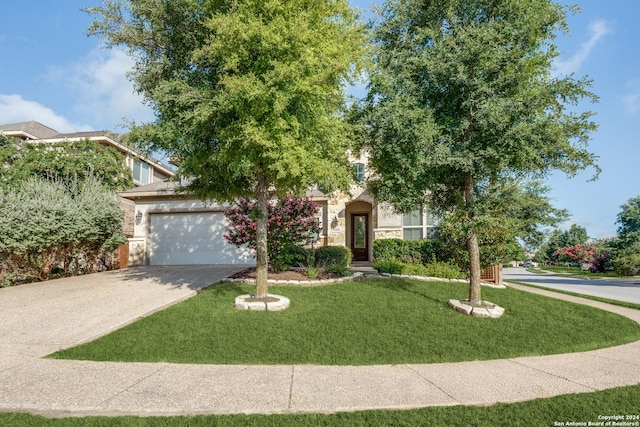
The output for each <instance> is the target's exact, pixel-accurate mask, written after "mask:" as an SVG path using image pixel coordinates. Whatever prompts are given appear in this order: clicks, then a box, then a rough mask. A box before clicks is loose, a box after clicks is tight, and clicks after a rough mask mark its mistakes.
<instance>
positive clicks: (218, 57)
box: [89, 0, 365, 298]
mask: <svg viewBox="0 0 640 427" xmlns="http://www.w3.org/2000/svg"><path fill="white" fill-rule="evenodd" d="M89 11H90V12H93V13H95V14H97V15H98V16H99V19H98V20H96V21H95V22H94V23H93V25H92V26H91V27H90V30H89V32H90V33H91V34H94V35H98V36H100V37H103V38H104V39H106V40H107V42H108V43H109V44H110V45H123V46H126V47H128V48H129V53H130V54H131V55H132V56H133V57H134V59H135V61H136V63H135V68H134V70H133V71H132V74H131V75H132V77H133V80H134V82H135V85H136V88H137V90H138V91H139V92H140V93H141V94H143V95H144V97H145V99H146V100H147V101H148V102H149V104H150V105H151V106H152V107H153V109H154V110H155V112H156V114H157V120H156V122H154V123H152V124H147V125H144V126H138V127H136V128H134V129H133V131H132V135H133V136H134V137H137V139H138V140H140V141H148V142H150V147H149V148H150V149H152V150H156V149H157V150H163V151H164V152H166V153H167V154H168V155H169V156H170V157H172V158H174V159H175V160H177V161H178V162H179V163H180V173H181V174H182V175H184V176H186V177H189V178H191V179H192V181H191V183H190V184H189V186H188V191H191V192H193V193H195V194H196V195H198V196H200V197H201V198H206V199H215V200H218V201H232V200H234V199H236V198H237V197H248V198H252V199H255V200H256V206H257V208H256V210H255V212H254V214H255V216H256V222H257V245H256V267H257V279H256V294H257V295H256V296H257V297H258V298H262V297H265V296H266V294H267V282H266V279H267V262H268V261H267V215H266V212H267V201H268V199H269V198H270V197H272V196H273V195H278V196H282V195H285V194H289V193H295V194H299V193H301V192H303V191H304V190H306V189H307V188H308V187H309V186H310V185H312V184H319V185H322V186H323V188H326V189H330V188H335V187H338V186H344V185H345V184H346V182H347V180H348V176H349V175H348V174H349V171H348V168H347V166H346V165H347V158H346V149H347V147H348V143H349V140H350V134H351V130H350V126H349V125H347V124H346V123H345V120H344V119H343V115H342V113H341V111H342V109H343V104H344V87H345V84H346V82H347V80H346V79H347V78H348V77H349V76H351V75H352V74H353V71H354V70H356V69H357V63H358V60H359V58H360V56H361V54H362V53H363V52H364V49H365V38H364V33H365V32H364V27H363V25H362V24H361V22H360V21H359V20H358V19H357V16H356V15H355V14H354V12H353V11H352V10H351V9H350V7H349V5H348V2H347V1H346V0H314V1H309V0H241V1H238V0H208V1H204V0H172V1H168V0H107V1H105V2H104V4H103V5H102V6H99V7H94V8H90V9H89Z"/></svg>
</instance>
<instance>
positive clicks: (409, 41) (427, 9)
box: [363, 0, 598, 303]
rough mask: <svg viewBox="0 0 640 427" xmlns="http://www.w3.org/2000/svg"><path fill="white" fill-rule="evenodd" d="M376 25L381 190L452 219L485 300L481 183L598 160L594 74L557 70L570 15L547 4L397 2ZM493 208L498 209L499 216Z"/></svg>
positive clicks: (371, 102)
mask: <svg viewBox="0 0 640 427" xmlns="http://www.w3.org/2000/svg"><path fill="white" fill-rule="evenodd" d="M379 12H380V19H379V20H378V21H377V24H376V25H375V28H374V43H375V57H374V63H375V66H374V67H373V69H372V70H371V71H370V84H369V94H368V98H367V100H366V102H365V111H364V113H363V117H364V123H365V127H366V140H367V143H368V145H369V146H370V148H371V153H372V157H371V163H372V166H373V167H374V169H375V170H376V171H377V172H378V174H379V175H378V178H377V179H374V180H373V182H372V191H373V192H374V194H375V195H376V196H377V197H378V198H379V199H381V200H385V201H388V202H390V203H392V204H393V205H394V206H396V207H397V208H399V209H400V210H404V211H409V210H412V209H415V207H416V206H419V205H421V204H428V205H429V207H430V208H431V209H434V210H436V211H439V212H440V213H441V214H442V215H444V214H455V215H456V217H457V218H458V220H459V221H460V223H461V226H462V227H464V228H465V230H466V236H465V237H466V238H465V241H466V245H465V246H466V248H467V250H468V251H469V259H470V273H471V275H470V277H471V278H470V296H469V299H470V300H471V302H472V303H479V302H480V286H479V285H480V283H479V279H480V261H479V257H480V254H479V248H478V233H479V232H480V230H481V228H482V224H483V223H486V219H487V218H486V215H484V214H483V212H482V209H481V208H480V207H481V206H482V205H483V203H482V199H483V198H486V197H488V196H487V193H486V192H483V191H482V189H483V188H489V187H491V186H492V185H494V183H495V182H498V181H500V180H503V179H506V178H509V177H535V178H542V177H544V176H546V174H547V173H548V172H550V171H551V170H554V169H558V170H561V171H564V172H566V173H567V174H569V175H573V174H575V173H577V171H579V170H582V169H585V168H587V167H590V166H591V167H595V169H596V171H597V170H598V169H597V165H596V164H595V157H594V155H593V154H591V153H590V152H589V151H588V150H587V144H588V141H589V135H590V133H591V132H592V131H593V130H595V129H596V125H595V123H594V122H593V121H592V114H593V113H592V112H590V111H584V112H576V111H575V110H572V109H571V107H574V106H576V105H577V104H578V103H579V102H580V101H581V100H584V99H586V100H587V101H596V99H597V98H596V97H595V95H594V94H593V93H591V92H590V91H589V90H588V88H589V86H590V81H589V80H587V79H585V78H581V79H575V78H574V77H573V76H555V75H553V74H552V68H553V60H554V58H556V57H557V56H558V51H557V49H556V46H555V44H554V39H555V37H556V32H558V31H559V30H564V29H566V21H565V19H566V13H567V10H566V9H565V8H564V7H563V6H560V5H557V4H555V3H554V2H552V1H550V0H427V1H424V0H388V1H387V2H386V3H385V4H384V6H383V7H382V9H381V10H380V11H379ZM494 213H495V211H494V212H490V216H493V215H494Z"/></svg>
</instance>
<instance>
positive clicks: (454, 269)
mask: <svg viewBox="0 0 640 427" xmlns="http://www.w3.org/2000/svg"><path fill="white" fill-rule="evenodd" d="M424 267H425V269H426V275H427V276H431V277H442V278H444V279H463V278H464V277H465V274H464V273H462V272H460V268H458V266H457V265H455V264H452V263H448V262H441V261H436V262H432V263H430V264H427V265H425V266H424Z"/></svg>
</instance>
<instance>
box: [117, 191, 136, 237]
mask: <svg viewBox="0 0 640 427" xmlns="http://www.w3.org/2000/svg"><path fill="white" fill-rule="evenodd" d="M120 208H121V209H122V210H123V212H124V223H123V225H122V232H123V233H124V235H125V236H126V237H133V235H134V216H135V210H136V204H135V202H133V201H132V200H128V199H124V198H122V197H121V198H120Z"/></svg>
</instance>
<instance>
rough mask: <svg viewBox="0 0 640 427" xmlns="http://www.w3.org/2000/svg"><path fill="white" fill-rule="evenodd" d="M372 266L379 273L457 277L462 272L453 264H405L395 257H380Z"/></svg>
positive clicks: (438, 262) (445, 277) (459, 276)
mask: <svg viewBox="0 0 640 427" xmlns="http://www.w3.org/2000/svg"><path fill="white" fill-rule="evenodd" d="M373 268H375V269H376V270H378V271H379V272H380V273H388V274H406V275H411V276H425V277H440V278H443V279H458V278H461V277H462V273H461V272H460V270H459V269H458V266H457V265H455V264H450V263H446V262H441V261H436V262H432V263H430V264H427V265H422V264H407V263H404V262H402V261H399V260H397V259H382V260H378V261H376V262H374V263H373Z"/></svg>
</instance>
